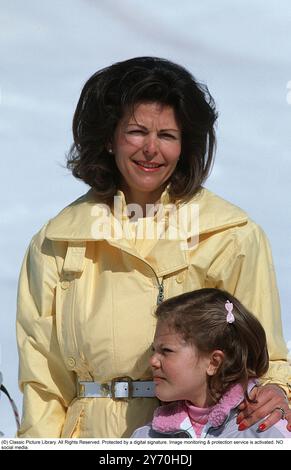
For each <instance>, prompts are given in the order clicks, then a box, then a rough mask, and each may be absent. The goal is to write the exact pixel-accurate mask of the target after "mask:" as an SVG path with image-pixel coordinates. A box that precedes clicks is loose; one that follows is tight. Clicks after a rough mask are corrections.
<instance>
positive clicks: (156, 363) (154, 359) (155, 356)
mask: <svg viewBox="0 0 291 470" xmlns="http://www.w3.org/2000/svg"><path fill="white" fill-rule="evenodd" d="M150 365H151V367H153V368H154V369H158V368H159V367H160V365H161V363H160V359H159V356H158V354H157V353H154V354H153V355H152V356H151V358H150Z"/></svg>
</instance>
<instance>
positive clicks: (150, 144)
mask: <svg viewBox="0 0 291 470" xmlns="http://www.w3.org/2000/svg"><path fill="white" fill-rule="evenodd" d="M143 151H144V154H145V155H146V156H148V157H154V156H155V155H157V153H158V151H159V144H158V139H157V137H156V136H153V135H148V136H147V138H146V140H145V143H144V148H143Z"/></svg>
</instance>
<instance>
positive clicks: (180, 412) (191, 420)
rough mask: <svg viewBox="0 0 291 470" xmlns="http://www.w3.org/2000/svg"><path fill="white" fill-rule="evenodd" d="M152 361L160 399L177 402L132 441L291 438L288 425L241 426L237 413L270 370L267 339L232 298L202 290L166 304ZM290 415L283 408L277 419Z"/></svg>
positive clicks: (163, 408) (158, 412)
mask: <svg viewBox="0 0 291 470" xmlns="http://www.w3.org/2000/svg"><path fill="white" fill-rule="evenodd" d="M156 316H157V319H158V323H157V327H156V334H155V338H154V343H153V351H154V353H153V356H152V358H151V360H150V362H151V367H152V371H153V377H154V378H153V380H154V382H155V387H156V396H157V397H158V398H159V399H160V400H161V401H163V402H171V403H169V404H165V405H163V406H160V407H159V408H157V409H156V411H155V413H154V418H153V421H152V423H151V424H149V425H147V426H144V427H141V428H138V429H137V430H136V431H135V432H134V434H133V435H132V437H161V436H164V437H165V436H167V437H231V438H236V437H240V438H242V437H264V438H266V437H291V434H290V433H288V431H287V430H286V428H285V424H284V423H283V421H282V420H281V421H278V422H277V423H276V424H275V425H273V426H271V427H270V428H269V429H267V430H266V431H265V432H264V433H263V434H260V432H261V431H263V430H264V429H265V426H264V425H263V424H262V422H261V424H260V423H259V425H258V424H256V425H253V426H252V427H250V428H249V429H244V426H243V424H241V425H239V426H238V424H237V420H236V418H237V415H238V410H237V407H238V405H239V404H240V403H241V402H242V401H243V400H244V398H246V400H247V401H249V402H252V400H251V399H250V397H249V393H250V391H251V390H252V389H253V387H256V382H257V378H259V377H261V376H262V375H263V374H265V373H266V372H267V369H268V351H267V347H266V335H265V332H264V329H263V327H262V326H261V324H260V323H259V321H258V320H257V319H256V318H255V317H254V316H253V315H252V314H251V313H250V312H248V311H247V310H246V308H244V307H243V305H242V304H241V303H240V302H239V301H238V300H237V299H236V298H235V297H233V296H232V295H230V294H228V293H227V292H224V291H221V290H218V289H200V290H197V291H193V292H189V293H186V294H182V295H179V296H177V297H173V298H171V299H169V300H167V301H165V302H163V303H162V304H161V305H160V306H159V307H158V309H157V311H156ZM278 412H279V413H281V417H282V419H284V418H285V414H286V413H285V410H284V409H283V408H281V407H277V408H275V409H274V411H273V413H278Z"/></svg>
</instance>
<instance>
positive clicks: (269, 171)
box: [0, 0, 291, 436]
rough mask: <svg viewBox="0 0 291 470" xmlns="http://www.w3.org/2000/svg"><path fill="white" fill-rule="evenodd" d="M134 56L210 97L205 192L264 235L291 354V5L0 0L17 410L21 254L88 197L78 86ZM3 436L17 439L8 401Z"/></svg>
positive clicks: (0, 412)
mask: <svg viewBox="0 0 291 470" xmlns="http://www.w3.org/2000/svg"><path fill="white" fill-rule="evenodd" d="M140 55H156V56H160V57H165V58H168V59H171V60H173V61H176V62H178V63H180V64H182V65H184V66H185V67H186V68H188V69H189V70H190V71H191V72H192V73H193V74H194V75H195V76H196V77H197V78H198V79H199V80H202V81H204V82H206V83H207V85H208V87H209V89H210V91H211V92H212V94H213V96H214V98H215V99H216V102H217V106H218V110H219V114H220V117H219V122H218V151H217V157H216V163H215V167H214V170H213V172H212V176H211V177H210V179H209V180H208V185H207V186H208V188H209V189H211V190H213V191H215V192H217V193H218V194H219V195H221V196H222V197H224V198H226V199H228V200H230V201H232V202H233V203H235V204H237V205H239V206H241V207H242V208H244V209H245V210H246V211H247V212H248V213H249V214H250V215H251V217H252V218H253V219H255V220H256V221H257V222H258V223H259V224H260V225H261V226H262V227H263V228H264V230H265V232H266V233H267V235H268V237H269V239H270V242H271V245H272V249H273V255H274V260H275V266H276V270H277V276H278V284H279V289H280V294H281V301H282V318H283V325H284V335H285V339H286V341H287V342H288V345H289V349H290V348H291V319H290V307H291V298H290V274H291V269H290V253H291V250H290V248H291V247H290V245H291V244H290V234H291V217H290V205H291V196H290V188H291V159H290V157H291V154H290V153H291V152H290V151H291V2H290V0H276V1H275V0H235V1H233V0H220V1H219V2H218V1H216V0H196V1H195V2H193V1H192V0H180V1H179V2H177V0H146V1H145V0H59V1H57V0H50V2H40V1H37V0H25V1H22V0H10V1H9V2H7V1H5V0H0V58H1V59H0V71H1V72H0V100H1V102H0V155H1V158H0V170H1V175H2V177H1V210H0V214H1V219H0V226H1V232H0V250H1V270H0V286H1V287H0V289H1V311H0V315H1V317H0V355H1V358H0V370H1V371H2V372H3V375H4V384H5V385H6V387H7V388H8V390H9V391H10V393H11V395H12V396H13V397H14V398H15V400H16V402H17V404H18V406H19V408H21V394H20V393H19V391H18V386H17V372H18V371H17V368H18V365H17V363H18V360H17V350H16V343H15V301H16V288H17V277H18V273H19V269H20V265H21V262H22V258H23V256H24V252H25V249H26V247H27V245H28V243H29V241H30V239H31V237H32V235H33V234H34V233H35V232H36V231H38V229H39V228H40V227H41V226H42V224H43V223H45V222H46V221H47V219H49V218H50V217H52V216H54V215H55V214H56V213H57V212H58V211H59V210H60V209H62V208H63V207H64V206H65V205H67V204H68V203H70V202H71V201H72V200H73V199H75V198H76V197H78V196H79V195H81V194H83V193H84V192H85V191H87V187H86V186H85V185H84V184H83V183H80V182H78V181H77V180H75V179H74V178H73V177H72V176H71V175H70V174H69V173H68V171H67V170H66V169H65V154H66V152H67V151H68V148H69V146H70V144H71V140H72V136H71V120H72V115H73V112H74V108H75V105H76V103H77V100H78V97H79V94H80V91H81V88H82V86H83V84H84V82H85V81H86V80H87V78H89V76H91V75H92V74H93V73H94V72H95V71H96V70H98V69H100V68H101V67H104V66H107V65H109V64H111V63H113V62H116V61H119V60H124V59H127V58H130V57H135V56H140ZM0 430H1V431H3V432H4V433H5V435H6V436H13V435H14V434H15V423H14V419H13V415H12V412H11V410H10V407H9V405H8V401H7V399H6V397H5V396H2V397H1V401H0Z"/></svg>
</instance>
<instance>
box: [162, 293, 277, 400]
mask: <svg viewBox="0 0 291 470" xmlns="http://www.w3.org/2000/svg"><path fill="white" fill-rule="evenodd" d="M227 300H229V301H230V302H231V303H232V304H233V315H234V318H235V321H234V323H227V321H226V315H227V310H226V308H225V303H226V301H227ZM156 316H157V318H158V321H159V322H166V323H167V326H168V327H169V328H173V330H174V331H175V332H177V333H179V334H180V335H181V336H182V337H183V339H184V340H185V341H186V343H188V344H193V345H195V346H196V348H197V349H198V354H200V355H203V353H206V354H207V353H211V352H212V351H214V350H215V349H219V350H221V351H223V352H224V360H223V361H222V364H221V365H220V367H219V368H218V370H217V372H216V374H215V375H213V376H209V377H208V389H209V393H210V395H211V397H212V399H213V400H214V401H215V402H217V401H218V400H219V399H220V397H221V396H222V395H223V394H224V393H225V392H226V391H227V390H228V389H229V387H230V386H231V385H234V384H236V383H240V384H241V385H242V387H243V390H244V393H245V396H246V398H247V399H248V400H249V398H248V394H247V384H248V380H249V379H250V378H254V377H261V376H262V375H263V374H265V373H266V372H267V370H268V366H269V355H268V350H267V343H266V335H265V331H264V328H263V327H262V325H261V324H260V322H259V321H258V320H257V318H256V317H255V316H254V315H253V314H252V313H250V312H249V311H248V310H247V309H246V308H245V307H244V306H243V305H242V304H241V303H240V302H239V300H237V299H236V298H235V297H234V296H233V295H231V294H229V293H228V292H225V291H222V290H219V289H212V288H207V289H200V290H196V291H193V292H188V293H186V294H182V295H178V296H176V297H172V298H171V299H168V300H166V301H165V302H163V303H162V304H161V305H159V307H158V308H157V311H156Z"/></svg>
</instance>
